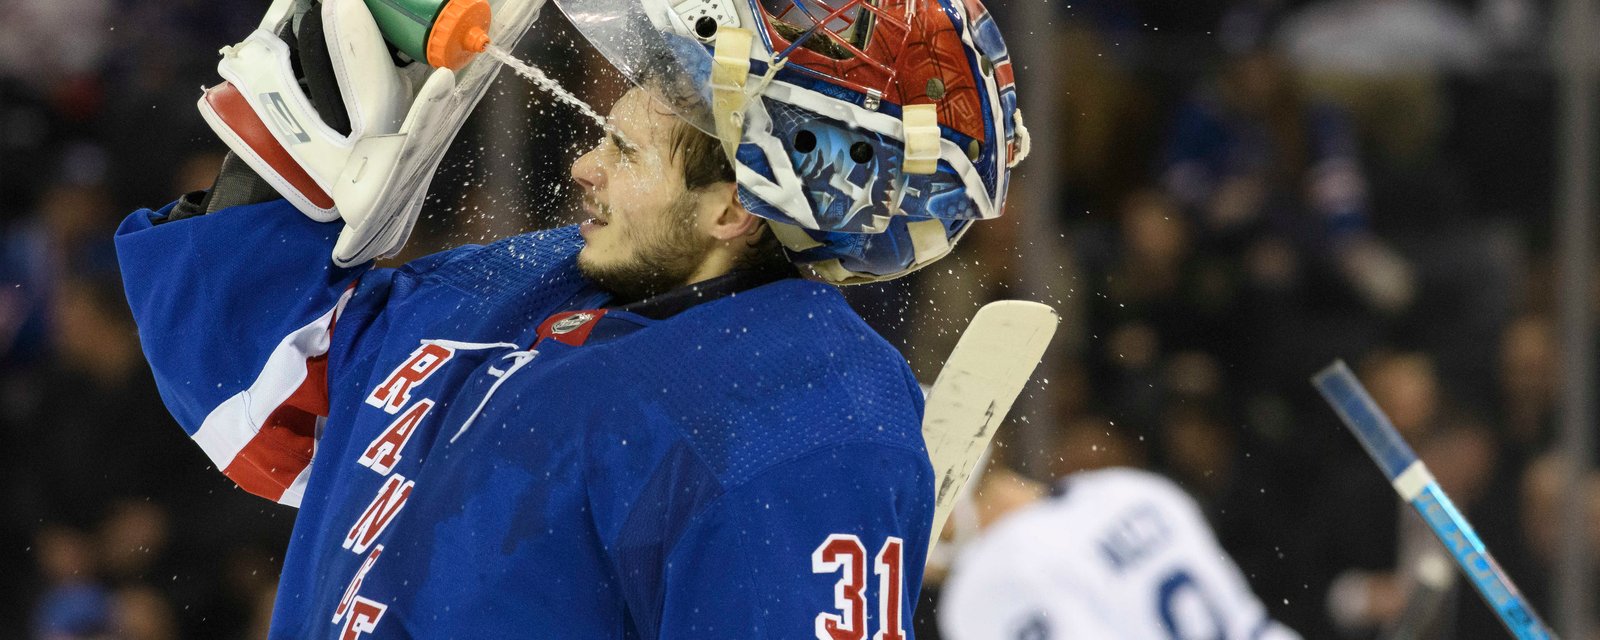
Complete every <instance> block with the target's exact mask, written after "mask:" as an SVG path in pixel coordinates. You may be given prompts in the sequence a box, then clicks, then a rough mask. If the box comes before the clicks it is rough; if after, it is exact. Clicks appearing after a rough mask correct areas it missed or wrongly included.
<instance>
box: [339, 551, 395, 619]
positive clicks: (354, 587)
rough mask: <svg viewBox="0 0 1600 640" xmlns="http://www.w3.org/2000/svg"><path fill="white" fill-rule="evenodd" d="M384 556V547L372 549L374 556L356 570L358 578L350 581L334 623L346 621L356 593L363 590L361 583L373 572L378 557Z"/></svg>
mask: <svg viewBox="0 0 1600 640" xmlns="http://www.w3.org/2000/svg"><path fill="white" fill-rule="evenodd" d="M380 555H383V545H381V544H380V545H378V546H376V547H373V548H372V555H369V556H367V561H366V562H363V563H361V568H360V569H357V570H356V576H355V577H354V578H351V579H350V586H348V587H345V589H344V597H342V598H339V607H338V608H336V609H334V610H333V623H334V624H339V621H340V620H342V619H344V612H345V611H348V610H349V609H350V601H351V600H353V599H354V598H355V597H356V592H358V591H360V590H361V583H362V582H364V581H366V579H367V572H368V571H371V570H372V565H373V564H376V563H377V562H378V556H380Z"/></svg>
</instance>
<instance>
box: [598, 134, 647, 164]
mask: <svg viewBox="0 0 1600 640" xmlns="http://www.w3.org/2000/svg"><path fill="white" fill-rule="evenodd" d="M606 141H607V142H610V143H611V146H612V147H613V148H615V149H616V150H617V153H620V154H622V155H623V156H624V157H628V158H632V157H634V156H637V155H638V154H639V148H638V147H636V146H633V144H632V143H629V142H628V141H627V140H623V139H622V136H619V135H617V132H615V131H607V132H606Z"/></svg>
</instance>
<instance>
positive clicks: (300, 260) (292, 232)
mask: <svg viewBox="0 0 1600 640" xmlns="http://www.w3.org/2000/svg"><path fill="white" fill-rule="evenodd" d="M170 210H171V206H169V207H168V208H167V209H164V210H162V211H160V212H153V211H150V210H141V211H137V212H135V213H133V214H132V215H130V216H129V217H128V218H127V219H125V220H124V221H123V223H122V226H121V227H120V228H119V229H118V230H117V235H116V247H117V257H118V261H119V263H120V265H121V269H122V278H123V286H124V288H125V290H126V293H127V296H128V303H129V306H130V307H131V309H132V310H133V315H134V319H135V321H136V322H137V324H138V327H139V339H140V341H141V343H142V346H143V349H144V353H145V358H146V359H147V360H148V361H149V363H150V367H151V370H152V371H153V373H154V374H155V379H156V382H157V385H158V388H159V389H160V393H161V397H162V400H163V401H164V402H165V403H166V405H167V408H168V410H169V411H171V412H172V415H173V416H174V417H175V418H176V419H177V421H178V423H179V424H180V425H182V426H183V428H184V430H185V431H187V432H188V433H189V435H190V437H192V438H194V439H195V441H196V442H197V443H198V444H199V445H200V446H201V448H202V449H204V450H205V452H206V454H207V455H208V456H209V457H210V458H211V460H212V461H213V462H214V463H215V464H216V465H217V468H218V469H219V470H222V471H223V473H225V474H226V475H227V476H228V477H229V478H230V479H232V480H233V481H234V482H236V483H237V484H238V485H239V486H240V487H241V488H243V489H245V490H246V491H249V492H251V493H255V494H257V495H261V496H264V497H267V498H270V499H273V500H276V501H279V502H282V503H284V504H289V505H298V504H299V499H300V496H301V490H302V488H303V487H304V483H305V481H306V479H307V477H308V475H309V470H310V462H311V455H312V452H313V451H314V450H315V439H316V433H317V428H318V423H319V419H320V418H322V417H324V416H326V415H327V413H328V392H327V379H328V358H329V349H330V344H331V343H332V342H333V338H332V337H333V331H334V327H335V326H336V325H342V326H340V327H339V329H340V332H341V334H342V335H344V336H350V335H358V334H360V333H361V332H363V331H366V330H367V327H363V326H344V325H356V324H369V325H370V324H371V323H372V320H373V316H374V313H372V309H373V308H381V306H382V305H383V304H385V300H386V298H387V296H388V282H389V281H390V280H392V276H391V274H392V272H393V270H370V268H369V266H362V267H357V268H352V269H343V268H339V267H336V266H334V264H333V262H332V260H331V259H330V257H329V255H330V252H331V251H332V248H333V244H334V241H335V240H336V239H337V237H338V234H339V229H340V225H339V224H338V223H319V222H315V221H313V220H310V219H309V218H307V217H305V216H304V215H301V214H300V213H299V212H298V211H296V210H295V209H294V208H293V207H292V206H291V205H290V204H289V203H288V202H286V201H283V200H277V201H272V202H266V203H261V204H254V205H246V206H239V207H232V208H229V209H225V210H222V211H218V212H215V213H212V214H209V215H204V216H198V217H194V218H187V219H183V220H174V221H170V222H165V223H162V220H163V218H164V217H165V215H166V214H167V213H168V212H169V211H170ZM425 260H426V259H425ZM358 310H359V311H362V313H351V314H349V315H352V316H354V317H355V318H356V319H355V321H352V322H341V320H344V315H346V313H345V312H346V311H358Z"/></svg>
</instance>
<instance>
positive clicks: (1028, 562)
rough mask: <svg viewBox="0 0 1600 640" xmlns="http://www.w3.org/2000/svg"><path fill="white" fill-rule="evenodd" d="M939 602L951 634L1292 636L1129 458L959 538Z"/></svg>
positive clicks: (1185, 505)
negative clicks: (960, 542)
mask: <svg viewBox="0 0 1600 640" xmlns="http://www.w3.org/2000/svg"><path fill="white" fill-rule="evenodd" d="M1102 431H1103V430H1102ZM938 612H939V629H940V631H941V635H943V637H944V638H947V639H949V640H1001V639H1003V640H1062V639H1094V640H1102V639H1109V638H1129V639H1137V640H1145V639H1149V640H1168V639H1178V640H1213V639H1215V640H1256V639H1260V640H1292V639H1298V638H1299V637H1300V636H1299V635H1298V634H1296V633H1295V632H1293V631H1291V630H1289V629H1288V628H1286V627H1284V626H1283V625H1281V624H1279V623H1277V622H1275V621H1273V620H1272V619H1271V618H1269V617H1268V616H1267V610H1266V607H1265V606H1263V605H1262V604H1261V601H1260V600H1258V599H1257V598H1256V596H1255V594H1254V593H1252V592H1251V590H1250V585H1249V584H1248V583H1247V582H1246V581H1245V578H1244V575H1243V574H1242V573H1241V572H1240V571H1239V568H1238V566H1237V565H1235V564H1234V563H1233V560H1232V559H1230V558H1229V557H1228V554H1227V552H1225V551H1223V550H1222V547H1221V546H1220V545H1218V544H1217V540H1216V536H1215V535H1213V534H1212V532H1211V529H1210V527H1209V526H1208V525H1207V524H1206V520H1205V518H1204V517H1203V516H1202V515H1201V513H1200V508H1199V506H1198V505H1197V504H1196V503H1195V501H1194V499H1192V498H1190V497H1189V496H1188V494H1186V493H1184V491H1183V490H1182V489H1180V488H1179V487H1178V486H1177V485H1176V484H1174V483H1173V482H1172V481H1170V480H1167V479H1166V478H1163V477H1161V476H1158V475H1156V474H1153V473H1150V472H1147V471H1141V470H1137V469H1133V468H1127V467H1114V468H1105V469H1099V470H1093V471H1081V472H1078V473H1073V474H1070V475H1068V476H1067V477H1066V478H1065V479H1063V480H1062V481H1061V482H1059V483H1058V484H1057V486H1056V491H1055V492H1054V493H1053V494H1052V495H1051V496H1049V497H1046V498H1042V499H1040V500H1038V501H1037V502H1034V503H1033V504H1031V505H1028V506H1026V507H1023V508H1021V509H1018V510H1016V511H1015V512H1013V513H1011V514H1010V515H1008V516H1006V517H1005V518H1003V519H1001V520H1000V521H999V522H997V523H995V524H994V525H993V526H992V527H990V528H988V529H986V530H985V531H983V532H982V533H981V534H980V535H979V536H978V537H977V538H976V539H974V540H972V541H970V542H968V543H966V544H964V545H962V547H961V551H960V552H959V554H958V555H957V557H956V560H955V563H954V565H953V566H952V567H951V572H950V575H949V576H948V577H947V578H946V579H945V582H944V590H943V595H942V599H941V600H940V602H939V607H938Z"/></svg>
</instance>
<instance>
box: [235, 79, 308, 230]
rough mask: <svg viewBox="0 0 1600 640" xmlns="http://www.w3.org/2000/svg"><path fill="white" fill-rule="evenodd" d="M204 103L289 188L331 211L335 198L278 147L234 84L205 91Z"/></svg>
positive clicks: (287, 152)
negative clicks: (286, 183) (285, 181)
mask: <svg viewBox="0 0 1600 640" xmlns="http://www.w3.org/2000/svg"><path fill="white" fill-rule="evenodd" d="M205 101H206V103H207V104H209V105H211V110H212V111H214V112H216V114H217V117H219V118H221V119H222V122H223V124H226V125H228V128H229V129H232V130H233V132H234V133H235V134H238V136H239V138H240V139H241V140H244V143H245V144H246V145H249V146H250V150H251V151H254V152H256V155H258V156H260V157H261V159H262V160H264V161H266V163H267V166H270V167H272V170H273V171H275V172H277V174H278V175H280V176H282V177H283V179H284V180H287V181H288V182H289V186H291V187H293V188H294V190H295V191H298V192H300V194H301V195H303V196H305V198H306V200H309V201H311V204H312V205H313V206H316V207H317V208H320V209H332V208H333V197H332V196H329V195H328V192H326V191H323V190H322V187H319V186H317V181H316V180H313V179H312V178H311V174H309V173H306V170H305V168H304V167H301V166H300V164H299V163H298V162H295V160H294V156H291V155H289V151H288V150H287V149H284V148H283V145H281V144H278V139H277V138H274V137H273V136H272V131H271V130H269V129H267V125H266V123H264V122H262V121H261V116H260V115H258V114H257V113H256V111H255V109H253V108H251V107H250V103H249V102H248V101H246V100H245V99H244V96H243V95H241V94H240V93H239V89H238V88H236V87H234V86H233V83H231V82H224V83H222V84H219V85H217V86H215V87H212V88H210V89H206V94H205Z"/></svg>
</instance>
